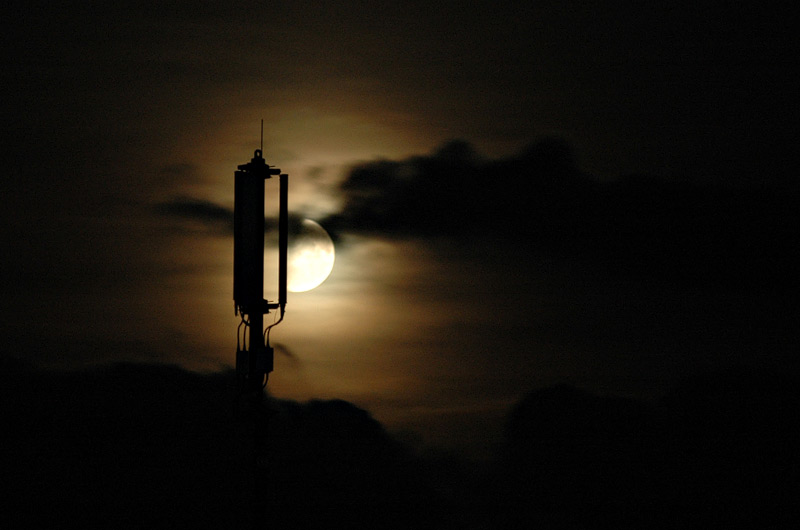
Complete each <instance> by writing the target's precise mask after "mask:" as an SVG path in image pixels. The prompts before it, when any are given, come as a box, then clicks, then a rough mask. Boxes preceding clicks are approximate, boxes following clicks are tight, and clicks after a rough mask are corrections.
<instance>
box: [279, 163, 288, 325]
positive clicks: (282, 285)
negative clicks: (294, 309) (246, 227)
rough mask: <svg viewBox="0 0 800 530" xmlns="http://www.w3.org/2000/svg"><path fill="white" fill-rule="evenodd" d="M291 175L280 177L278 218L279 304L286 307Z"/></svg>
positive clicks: (283, 174)
mask: <svg viewBox="0 0 800 530" xmlns="http://www.w3.org/2000/svg"><path fill="white" fill-rule="evenodd" d="M288 199H289V175H287V174H285V173H282V174H281V175H280V214H279V218H278V251H279V252H278V304H280V306H281V311H283V308H284V307H285V306H286V259H287V253H288V248H289V205H288V204H287V203H288V202H289V201H288Z"/></svg>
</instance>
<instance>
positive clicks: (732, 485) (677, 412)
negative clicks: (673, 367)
mask: <svg viewBox="0 0 800 530" xmlns="http://www.w3.org/2000/svg"><path fill="white" fill-rule="evenodd" d="M795 384H796V382H795V381H794V379H793V376H789V377H787V376H784V375H779V376H775V375H772V376H765V375H764V374H763V373H759V372H758V371H756V372H753V371H750V372H745V371H743V370H740V369H734V370H728V371H724V372H714V373H704V374H702V375H698V376H696V377H694V378H692V379H690V380H687V381H685V382H683V383H682V384H681V385H680V386H679V387H678V388H677V389H675V390H674V391H673V392H671V393H669V394H668V395H667V396H665V397H662V398H660V399H658V400H655V401H653V402H640V401H635V400H630V399H622V398H616V397H607V396H605V397H604V396H598V395H595V394H591V393H588V392H585V391H582V390H579V389H576V388H573V387H567V386H559V387H552V388H546V389H541V390H537V391H534V392H532V393H530V394H529V395H527V396H526V397H525V398H524V399H523V400H521V401H520V402H519V403H518V404H517V405H516V406H515V407H514V409H513V410H512V412H511V414H510V415H509V420H508V424H507V431H506V440H505V445H504V456H503V459H504V465H503V467H502V469H503V470H504V471H503V473H504V479H505V480H506V481H507V482H505V483H504V485H505V487H507V488H509V489H508V490H507V492H508V493H510V492H513V493H514V497H513V500H511V501H510V503H509V504H510V506H506V508H507V509H508V512H509V513H511V514H513V515H512V517H514V520H515V522H516V523H517V524H522V523H529V524H530V523H533V522H536V521H543V520H544V521H559V522H561V523H565V522H566V523H568V524H570V525H574V526H585V527H590V528H629V527H630V528H637V527H641V526H642V525H645V526H649V527H655V528H662V527H663V528H672V527H674V526H675V524H678V523H679V522H680V524H686V525H687V526H689V527H698V528H700V527H707V526H712V527H715V528H716V527H719V528H727V527H731V526H733V527H752V526H772V525H776V526H781V525H783V524H786V523H787V522H788V521H789V520H792V519H793V518H794V517H796V516H797V510H796V507H795V506H792V504H793V503H792V501H789V497H787V493H788V492H789V491H791V490H792V489H793V488H794V486H793V485H792V484H795V483H796V479H797V476H796V471H794V470H793V469H794V466H795V465H796V463H797V462H796V461H797V457H796V455H793V454H791V452H792V451H791V449H789V448H790V447H792V446H793V445H794V444H795V443H796V441H795V440H796V438H797V435H796V434H795V430H796V428H797V427H798V422H800V409H798V406H797V404H798V400H797V396H796V390H795V389H794V385H795ZM679 506H680V508H679V509H677V507H679Z"/></svg>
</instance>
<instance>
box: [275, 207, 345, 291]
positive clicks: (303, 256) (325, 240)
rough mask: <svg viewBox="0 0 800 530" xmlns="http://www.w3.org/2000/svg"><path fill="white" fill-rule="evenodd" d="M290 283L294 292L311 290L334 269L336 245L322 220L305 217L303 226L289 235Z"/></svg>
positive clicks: (288, 261) (288, 266) (288, 271)
mask: <svg viewBox="0 0 800 530" xmlns="http://www.w3.org/2000/svg"><path fill="white" fill-rule="evenodd" d="M288 243H289V248H288V255H287V271H286V272H287V278H286V280H287V285H286V288H287V289H288V290H290V291H291V292H293V293H302V292H304V291H310V290H311V289H313V288H314V287H317V286H318V285H319V284H321V283H322V282H324V281H325V279H326V278H327V277H328V276H329V275H330V273H331V271H332V270H333V261H334V248H333V241H332V240H331V237H330V236H329V235H328V232H326V231H325V229H324V228H322V227H321V226H320V225H319V223H317V222H315V221H312V220H311V219H304V220H303V222H302V223H301V224H300V230H299V231H298V233H296V234H290V235H289V241H288Z"/></svg>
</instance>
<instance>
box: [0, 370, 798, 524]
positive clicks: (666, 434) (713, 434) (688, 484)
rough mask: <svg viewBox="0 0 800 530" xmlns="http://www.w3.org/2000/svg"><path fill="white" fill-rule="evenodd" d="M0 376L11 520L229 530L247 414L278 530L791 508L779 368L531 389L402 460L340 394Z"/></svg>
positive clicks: (218, 378) (135, 376) (122, 378)
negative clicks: (487, 452) (501, 428)
mask: <svg viewBox="0 0 800 530" xmlns="http://www.w3.org/2000/svg"><path fill="white" fill-rule="evenodd" d="M0 367H2V372H0V373H1V374H2V383H3V384H2V385H0V396H2V398H3V399H2V400H0V413H2V415H1V416H0V417H2V419H3V422H4V427H5V433H4V451H3V454H2V456H0V459H2V463H3V469H4V472H5V474H6V475H5V478H6V480H7V481H8V482H9V484H13V486H14V487H13V488H12V489H11V490H10V491H9V492H7V493H6V498H5V500H6V501H7V503H8V506H9V509H7V510H4V511H3V513H2V514H1V515H0V520H2V521H3V523H4V524H5V525H6V526H9V527H15V528H19V527H43V526H52V525H54V524H55V525H58V524H59V522H62V521H64V520H70V521H73V522H77V523H81V524H85V525H91V526H94V525H107V524H113V525H114V527H118V528H141V527H142V526H148V527H151V528H174V527H175V526H176V525H178V526H181V525H183V524H185V523H190V524H191V525H192V526H193V527H196V528H219V527H220V526H221V525H225V526H226V527H233V528H239V527H244V526H246V525H248V524H249V522H250V516H251V515H250V514H251V513H252V504H251V501H252V500H253V497H252V490H251V487H252V485H253V482H252V477H253V475H252V473H251V472H252V468H251V466H252V463H253V462H252V456H253V425H254V424H258V425H261V426H268V431H267V433H268V434H267V437H266V439H265V441H264V443H265V454H266V455H267V457H268V471H269V474H268V478H269V480H270V481H271V487H270V493H269V495H267V496H266V497H265V498H264V499H262V502H265V503H267V506H268V508H267V510H266V512H265V517H266V518H267V520H268V521H269V522H271V523H274V524H279V525H280V526H281V527H282V528H322V527H364V525H369V524H372V523H374V521H382V522H385V526H386V525H388V526H389V527H390V528H394V527H397V528H431V527H434V526H435V527H437V528H486V527H498V528H520V527H523V526H531V525H533V526H537V527H544V528H551V527H552V528H555V527H557V528H563V527H565V526H567V527H574V526H580V527H584V528H609V527H612V528H640V527H641V526H642V525H648V526H655V527H656V528H662V527H663V528H673V527H674V526H675V525H676V524H678V523H680V524H681V525H683V526H687V527H691V528H694V527H698V528H708V527H718V526H719V525H721V526H720V527H725V528H730V526H731V525H733V526H736V527H740V526H741V525H745V526H747V527H754V526H765V525H767V526H773V525H775V526H779V527H780V526H782V525H783V524H785V523H787V522H789V521H791V520H792V519H793V518H794V517H795V516H796V515H797V514H796V511H797V510H796V502H795V498H794V493H795V489H796V480H797V476H796V473H797V464H798V462H797V455H796V454H795V451H794V450H793V449H794V447H795V446H796V444H797V441H798V440H797V433H798V432H800V429H798V427H800V425H799V424H800V409H798V403H799V401H798V399H797V397H798V396H797V384H796V383H797V382H796V380H795V379H794V378H793V377H792V376H789V375H786V374H782V375H774V374H771V375H770V374H767V373H764V372H753V371H744V370H729V371H725V372H713V373H705V374H700V375H698V376H696V377H694V378H692V379H689V380H686V381H684V382H683V383H682V384H681V385H678V386H677V387H675V389H674V390H673V391H671V392H670V393H668V394H666V395H664V396H661V397H659V398H658V399H655V400H652V401H647V402H645V401H638V400H633V399H629V398H619V397H612V396H601V395H598V394H594V393H590V392H587V391H584V390H581V389H578V388H574V387H569V386H563V385H562V386H556V387H546V388H540V389H537V390H534V391H532V392H530V393H529V394H527V395H526V396H524V397H523V398H522V399H521V400H520V401H519V402H518V403H517V404H516V405H515V406H514V407H512V408H511V410H509V413H508V422H507V428H506V432H505V435H504V439H503V442H502V444H500V445H499V446H498V448H497V449H498V452H497V453H496V454H494V455H492V456H491V458H489V459H488V460H487V461H485V462H483V463H481V464H480V465H477V464H475V463H472V462H469V461H466V460H462V459H460V458H459V457H457V456H456V455H453V454H447V453H441V452H425V453H415V452H413V451H412V450H410V449H409V448H408V447H406V446H404V445H403V444H401V443H399V442H398V441H397V440H396V439H395V438H393V437H392V436H391V435H390V434H388V433H387V432H386V430H385V429H384V428H383V426H382V425H381V424H380V423H379V422H377V421H376V420H375V419H374V418H373V417H372V416H371V415H370V413H369V412H368V411H366V410H364V409H361V408H359V407H356V406H355V405H353V404H351V403H348V402H346V401H342V400H325V401H322V400H312V401H309V402H307V403H298V402H294V401H289V400H277V399H268V401H267V403H268V407H267V408H268V411H269V412H268V414H266V415H264V414H262V412H263V411H261V412H256V411H253V410H251V409H249V408H248V406H247V403H245V402H243V401H241V402H238V403H237V400H236V394H235V387H236V384H235V376H234V374H233V373H232V372H230V371H225V372H222V373H216V374H206V375H201V374H197V373H192V372H187V371H185V370H182V369H179V368H177V367H174V366H168V365H147V364H111V365H107V366H104V367H95V368H93V369H91V370H79V371H75V370H73V371H67V372H64V371H52V370H42V369H39V368H36V367H34V366H33V365H29V364H26V363H24V362H20V361H14V360H13V359H9V358H6V357H4V358H2V360H0ZM42 496H45V497H46V498H48V499H49V501H48V508H49V509H47V510H42V509H41V499H42Z"/></svg>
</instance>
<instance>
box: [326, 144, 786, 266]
mask: <svg viewBox="0 0 800 530" xmlns="http://www.w3.org/2000/svg"><path fill="white" fill-rule="evenodd" d="M341 189H342V192H343V194H344V196H345V202H344V207H343V209H342V212H341V213H340V214H338V215H336V216H334V217H332V218H331V219H329V220H327V222H326V226H327V225H330V226H331V227H333V228H334V229H339V230H351V231H357V232H362V233H372V234H387V235H392V234H393V235H398V236H404V235H405V236H408V235H410V236H439V237H441V236H447V237H452V238H455V239H457V240H470V239H473V238H476V236H491V238H493V239H494V240H496V241H509V240H510V241H514V242H518V243H521V244H524V246H525V247H529V248H537V249H547V250H549V251H551V252H557V253H561V254H566V255H573V256H579V257H581V258H583V259H588V260H590V261H595V262H598V263H600V262H611V263H613V265H614V266H615V267H621V268H624V269H634V270H635V269H639V270H650V271H657V272H658V273H660V274H668V275H670V276H674V277H677V278H682V277H684V276H685V277H687V278H688V277H691V276H693V275H698V276H699V277H701V278H703V279H704V280H708V279H710V278H717V279H718V278H720V277H722V276H730V277H729V278H727V279H729V280H731V281H738V280H741V279H742V277H743V276H746V277H748V279H749V280H753V281H757V280H758V279H759V278H761V279H763V278H767V277H772V278H776V277H779V278H782V279H787V278H788V277H789V270H790V267H789V263H794V260H795V259H796V255H795V252H794V246H795V242H796V238H797V233H798V230H799V229H800V215H799V214H798V213H797V212H798V208H797V201H796V200H795V198H794V197H793V196H792V195H786V194H779V193H774V192H770V191H769V190H763V189H754V188H746V189H738V188H736V187H730V186H721V185H720V186H709V185H696V184H691V183H688V182H686V181H683V180H675V179H673V180H669V179H665V178H658V177H650V176H646V175H633V176H629V177H623V178H620V179H617V180H614V181H611V182H605V181H601V180H598V179H596V178H594V177H592V176H590V175H587V174H586V173H585V172H583V171H581V170H580V169H579V168H578V167H577V165H576V163H575V157H574V155H573V153H572V150H571V148H570V146H569V145H568V144H567V143H566V142H565V141H564V140H561V139H557V138H549V139H543V140H539V141H537V142H536V143H534V144H532V145H531V146H530V147H529V148H527V149H526V150H524V151H523V152H522V153H520V154H519V155H516V156H512V157H509V158H503V159H494V160H492V159H485V158H483V157H481V156H479V155H478V154H477V153H476V152H475V150H474V148H472V147H471V146H470V145H469V144H468V143H466V142H463V141H453V142H450V143H448V144H446V145H444V146H443V147H441V148H440V149H439V150H437V151H436V152H434V153H433V154H431V155H427V156H417V157H412V158H408V159H405V160H400V161H389V160H381V161H377V162H370V163H366V164H363V165H360V166H357V167H355V168H354V169H353V170H352V171H351V173H350V174H349V176H348V178H347V179H346V180H345V181H344V183H343V184H342V187H341ZM787 267H788V268H787Z"/></svg>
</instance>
